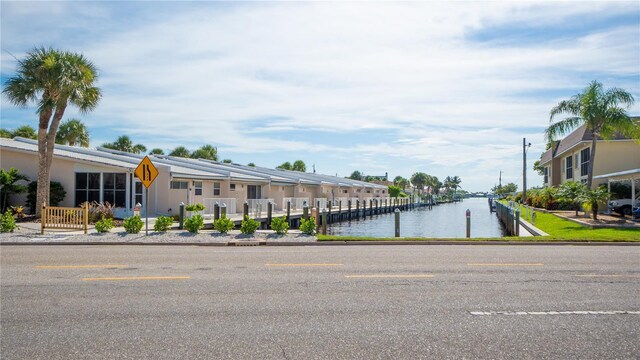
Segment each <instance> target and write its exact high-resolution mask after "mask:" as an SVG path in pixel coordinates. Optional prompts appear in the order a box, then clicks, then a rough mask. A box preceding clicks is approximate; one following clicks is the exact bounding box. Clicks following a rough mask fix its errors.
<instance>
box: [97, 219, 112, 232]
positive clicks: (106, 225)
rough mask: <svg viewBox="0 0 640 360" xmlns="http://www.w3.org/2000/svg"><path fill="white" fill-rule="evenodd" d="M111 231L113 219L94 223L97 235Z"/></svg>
mask: <svg viewBox="0 0 640 360" xmlns="http://www.w3.org/2000/svg"><path fill="white" fill-rule="evenodd" d="M111 229H113V219H111V218H104V219H102V220H100V221H98V222H96V231H97V232H99V233H105V232H109V231H110V230H111Z"/></svg>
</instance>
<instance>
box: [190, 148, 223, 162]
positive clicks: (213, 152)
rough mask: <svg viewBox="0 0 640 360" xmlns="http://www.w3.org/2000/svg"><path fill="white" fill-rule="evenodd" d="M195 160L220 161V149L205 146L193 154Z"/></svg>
mask: <svg viewBox="0 0 640 360" xmlns="http://www.w3.org/2000/svg"><path fill="white" fill-rule="evenodd" d="M191 157H192V158H194V159H207V160H213V161H218V149H217V148H216V147H214V146H211V145H204V146H202V147H201V148H200V149H198V150H196V151H194V152H193V153H192V154H191Z"/></svg>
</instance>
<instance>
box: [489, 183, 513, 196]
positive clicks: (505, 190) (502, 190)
mask: <svg viewBox="0 0 640 360" xmlns="http://www.w3.org/2000/svg"><path fill="white" fill-rule="evenodd" d="M491 191H492V192H493V193H495V194H496V195H498V196H499V197H503V196H507V195H510V194H513V193H515V192H516V191H518V185H516V184H514V183H508V184H507V185H502V186H500V185H496V186H494V187H493V188H492V189H491Z"/></svg>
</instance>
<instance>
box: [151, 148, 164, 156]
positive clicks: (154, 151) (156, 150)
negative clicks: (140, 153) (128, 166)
mask: <svg viewBox="0 0 640 360" xmlns="http://www.w3.org/2000/svg"><path fill="white" fill-rule="evenodd" d="M149 155H164V150H162V149H160V148H153V149H151V151H149Z"/></svg>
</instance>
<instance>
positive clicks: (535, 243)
mask: <svg viewBox="0 0 640 360" xmlns="http://www.w3.org/2000/svg"><path fill="white" fill-rule="evenodd" d="M43 245H44V246H50V245H75V246H78V245H107V246H116V245H124V246H129V245H135V246H350V245H478V246H484V245H494V246H495V245H503V246H507V245H527V246H554V245H556V246H640V242H613V241H612V242H605V241H598V242H596V241H557V242H550V241H549V242H546V241H545V242H541V241H438V240H434V241H349V240H346V241H318V242H271V243H270V242H266V241H259V242H258V241H255V242H250V243H249V242H235V241H230V242H227V243H200V242H197V243H196V242H179V243H176V242H169V243H145V242H126V243H123V242H78V241H66V242H55V241H50V242H40V243H37V242H33V243H27V242H3V243H0V246H43Z"/></svg>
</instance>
